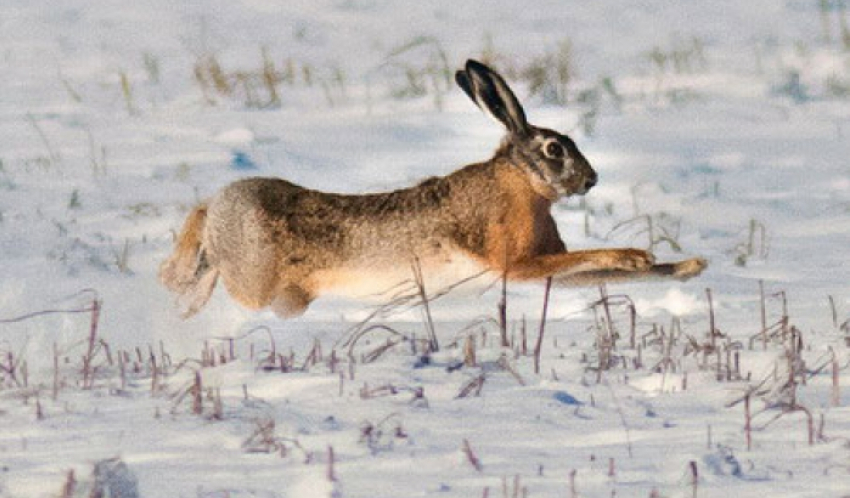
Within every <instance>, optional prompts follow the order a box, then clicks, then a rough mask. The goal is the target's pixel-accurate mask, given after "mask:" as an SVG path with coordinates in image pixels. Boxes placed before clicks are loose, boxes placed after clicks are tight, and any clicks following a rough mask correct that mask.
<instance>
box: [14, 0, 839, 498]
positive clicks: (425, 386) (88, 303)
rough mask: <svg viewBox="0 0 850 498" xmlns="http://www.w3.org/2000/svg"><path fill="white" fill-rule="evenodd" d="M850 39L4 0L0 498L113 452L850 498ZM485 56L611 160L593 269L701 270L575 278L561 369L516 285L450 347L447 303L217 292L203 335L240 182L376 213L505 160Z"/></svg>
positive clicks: (827, 12)
mask: <svg viewBox="0 0 850 498" xmlns="http://www.w3.org/2000/svg"><path fill="white" fill-rule="evenodd" d="M842 15H843V16H844V20H843V21H842V20H841V19H842V17H841V16H842ZM848 23H850V18H848V16H847V14H846V13H843V12H842V10H841V9H840V8H839V3H838V1H826V2H818V1H815V0H785V1H775V0H758V1H750V2H736V1H732V0H723V1H715V2H702V3H694V2H665V1H660V0H658V1H656V0H653V1H646V2H628V1H620V0H617V1H609V2H604V3H603V2H564V1H555V0H551V1H542V2H534V3H523V2H507V1H505V2H478V1H468V2H457V1H452V2H450V1H446V0H437V1H431V2H415V3H409V2H404V3H402V2H389V1H381V0H334V1H331V0H326V1H306V0H305V1H301V0H298V1H288V2H278V1H272V0H236V1H233V0H231V1H223V0H214V1H187V2H172V1H166V0H142V1H138V2H119V1H107V0H102V1H99V2H87V1H83V0H65V1H63V2H49V1H46V0H38V1H28V0H6V1H4V2H3V3H2V4H0V69H2V74H3V78H2V79H0V258H2V259H0V320H3V322H2V323H0V497H4V498H5V497H31V496H32V497H42V496H44V497H47V496H50V497H53V496H89V495H88V493H89V492H90V490H91V487H93V486H94V482H95V480H96V479H95V478H94V477H93V472H94V468H95V465H96V464H98V463H101V464H102V463H103V462H104V461H106V460H109V459H113V458H118V459H120V461H121V462H123V464H124V465H126V469H127V471H128V472H129V474H123V475H124V476H125V477H126V475H130V476H131V477H128V478H126V479H125V482H124V484H125V492H126V490H130V489H137V491H138V496H142V497H146V498H151V497H171V496H174V497H204V498H211V497H216V498H218V497H249V496H250V497H321V496H342V497H410V496H447V497H448V496H458V497H461V496H463V497H470V496H490V497H513V496H530V497H544V496H568V497H574V496H585V497H590V496H635V497H650V496H688V497H693V496H698V497H708V496H721V495H727V496H741V497H762V496H776V497H779V496H781V497H790V496H812V497H823V496H850V390H848V388H847V387H846V386H847V385H848V384H850V350H849V349H848V348H850V339H848V338H850V330H848V328H850V325H848V320H850V291H848V277H850V271H848V270H850V264H848V248H849V247H850V163H849V162H848V161H850V160H849V159H848V158H850V145H849V144H850V141H848V135H850V33H848V32H847V28H846V25H847V24H848ZM842 30H843V31H842ZM469 57H478V58H485V59H487V60H489V61H490V62H492V63H493V64H494V65H495V66H496V67H498V68H500V69H501V70H502V71H504V72H505V74H508V75H509V76H510V77H511V83H512V85H513V86H514V87H515V88H516V90H517V93H518V94H519V96H520V98H521V99H522V100H523V101H524V102H525V103H526V108H527V112H528V114H529V117H530V120H531V122H532V123H535V124H539V125H544V126H548V127H551V128H556V129H559V130H562V131H564V132H568V133H570V134H571V135H572V136H573V138H574V139H575V140H576V141H577V142H578V144H579V146H580V147H581V149H582V150H583V151H584V153H585V155H586V156H587V157H588V158H589V159H590V161H591V163H592V164H593V165H594V167H595V168H596V170H597V171H598V172H599V174H600V183H599V185H598V186H597V187H596V188H595V189H593V190H592V191H591V192H590V194H589V195H587V196H586V198H584V199H583V200H581V199H571V200H569V201H567V202H565V203H563V204H562V205H558V206H556V208H555V211H554V214H555V217H556V219H557V220H558V223H559V228H560V230H561V233H562V235H563V236H564V238H565V240H566V242H567V244H568V246H569V247H570V248H571V249H579V248H588V247H602V246H626V245H631V246H636V247H643V248H646V247H648V246H649V240H650V238H651V239H652V241H653V244H652V249H653V250H654V251H655V252H656V254H657V255H658V257H659V259H680V258H685V257H690V256H695V255H699V256H703V257H706V258H707V259H708V260H709V261H710V267H709V268H708V270H707V271H706V272H705V273H704V274H703V275H702V276H701V277H700V278H698V279H695V280H693V281H690V282H687V283H673V282H670V283H666V282H662V283H651V284H640V285H629V286H622V285H621V286H617V285H612V286H610V287H608V289H607V292H608V293H609V294H610V295H611V298H610V299H609V300H608V301H607V302H610V307H609V309H608V310H607V312H606V310H605V309H604V307H603V306H601V305H600V304H599V301H600V291H599V290H598V289H577V290H566V289H556V290H554V291H553V293H552V296H551V302H550V304H549V313H548V320H547V323H546V328H545V337H544V340H543V342H542V349H541V365H540V373H535V369H534V358H533V353H532V351H533V349H534V345H535V342H536V341H537V337H538V331H539V328H540V327H539V317H540V314H541V308H542V303H543V289H542V286H535V285H511V286H510V287H509V289H508V294H507V315H508V322H509V323H508V326H507V327H508V331H507V335H508V337H509V339H510V341H511V343H512V345H511V347H509V348H501V347H500V346H499V335H500V330H499V326H498V325H497V321H496V320H497V317H498V311H497V309H498V308H497V306H498V303H499V301H500V292H499V290H500V289H499V286H498V285H495V286H493V288H489V289H483V290H481V289H479V290H475V291H467V292H465V293H455V294H450V295H448V296H446V297H442V298H440V299H438V300H436V301H433V302H431V303H429V304H430V306H429V308H430V312H431V314H432V316H433V320H434V328H435V330H436V335H437V339H438V341H439V343H440V346H441V348H440V351H439V352H437V353H435V354H432V355H430V356H429V357H427V358H423V357H422V344H421V342H422V340H423V339H424V338H425V337H426V330H427V325H426V323H427V320H426V319H425V315H424V312H423V309H422V308H421V307H413V308H409V309H401V310H394V312H393V313H384V314H380V315H379V316H377V317H374V318H372V320H371V321H370V322H369V323H368V324H365V325H364V324H362V321H363V320H364V319H366V318H368V317H370V316H371V314H372V312H373V311H374V310H375V306H374V303H362V302H356V301H351V300H345V299H342V298H322V299H320V300H318V301H316V302H315V303H314V304H313V305H312V306H311V308H310V309H309V311H308V312H307V314H306V315H304V316H303V317H301V318H298V319H295V320H291V321H281V320H279V319H277V318H276V317H274V316H273V315H272V314H271V313H269V312H248V311H245V310H242V309H240V308H239V307H238V306H237V305H236V304H234V303H233V302H232V301H230V300H229V298H228V297H227V296H226V293H225V292H223V291H222V290H221V289H219V290H217V291H216V293H215V295H214V296H213V299H212V301H211V302H210V303H209V304H208V306H207V307H206V308H205V309H204V310H203V311H202V312H201V313H200V314H199V315H198V316H196V317H194V318H192V319H190V320H188V321H183V320H181V319H180V318H179V316H178V312H177V310H176V308H175V307H174V306H173V299H172V296H170V295H169V294H168V293H167V292H166V291H165V290H164V289H163V288H162V287H161V286H160V285H159V284H158V282H157V279H156V272H157V268H158V265H159V263H160V262H161V261H162V259H163V258H164V257H165V256H166V255H167V254H168V253H169V251H170V249H171V246H172V237H173V233H174V231H175V230H177V229H179V227H180V224H181V223H182V221H183V218H184V217H185V215H186V213H187V212H188V209H189V208H190V207H191V206H192V205H193V204H194V203H196V202H197V201H199V200H201V199H203V198H205V197H207V196H209V195H211V194H212V193H214V192H215V191H216V190H217V189H219V188H221V187H222V186H224V185H226V184H227V183H229V182H231V181H233V180H235V179H237V178H241V177H245V176H253V175H267V176H281V177H285V178H287V179H289V180H291V181H294V182H296V183H299V184H302V185H305V186H309V187H312V188H317V189H322V190H328V191H339V192H351V193H355V192H367V191H380V190H387V189H392V188H398V187H401V186H406V185H410V184H412V183H415V182H417V181H418V180H420V179H422V178H425V177H428V176H433V175H443V174H447V173H449V172H451V171H453V170H454V169H457V168H458V167H460V166H461V165H463V164H467V163H470V162H473V161H480V160H483V159H486V158H487V157H488V154H490V153H491V152H492V150H493V149H494V148H495V146H496V145H497V143H498V141H499V139H500V136H501V133H502V130H501V129H500V128H499V127H498V126H497V125H495V124H494V123H493V122H492V121H490V120H489V119H487V118H486V117H485V116H484V115H483V114H482V113H480V112H479V111H478V110H477V109H476V108H475V106H474V105H472V104H471V102H469V100H468V99H467V98H466V97H465V96H464V95H463V94H462V92H460V91H459V90H458V89H457V88H455V87H454V86H453V84H452V83H451V81H450V78H449V80H447V79H446V76H447V75H448V76H450V75H451V72H452V71H453V70H454V69H455V68H459V67H461V66H462V64H463V62H464V61H465V60H466V59H467V58H469ZM559 65H560V66H563V67H566V68H567V70H566V71H565V72H562V73H561V77H559V73H558V70H557V67H558V66H559ZM264 68H265V74H266V75H272V76H273V78H277V81H276V83H274V85H273V88H274V93H272V92H271V87H270V86H269V85H268V84H266V83H265V80H263V75H264ZM541 75H542V76H541ZM564 75H569V78H564V77H563V76H564ZM648 227H651V232H648V231H647V228H648ZM760 283H761V287H760ZM707 289H708V292H710V296H711V306H709V297H708V295H709V294H708V292H707ZM760 289H763V295H764V298H762V297H761V296H762V292H761V290H760ZM94 302H98V303H100V305H101V307H100V313H99V315H98V316H97V320H96V326H95V327H92V321H93V320H92V318H93V315H94V313H93V312H92V310H91V309H92V303H94ZM629 303H633V306H634V309H635V310H636V324H635V326H634V329H632V327H631V325H630V311H629V308H628V304H629ZM762 304H764V308H765V323H766V324H767V326H768V329H769V330H768V332H769V333H773V335H772V336H771V337H768V339H767V340H766V341H765V340H763V337H764V335H763V334H760V331H761V330H762V311H761V308H762ZM783 308H786V309H787V313H786V312H785V311H783ZM608 313H610V315H611V321H612V323H613V326H614V327H613V328H614V329H615V330H614V333H612V332H611V329H610V328H609V327H608V325H607V324H608ZM783 316H784V317H787V320H784V321H783ZM712 322H713V323H714V324H715V328H716V330H718V331H719V333H720V334H722V335H717V336H715V337H714V339H713V340H712V339H711V338H709V337H708V335H709V334H708V332H709V330H710V326H711V325H710V324H711V323H712ZM523 324H525V325H523ZM369 325H380V326H383V327H385V328H373V329H366V328H365V327H368V326H369ZM93 330H94V334H92V331H93ZM523 330H525V334H523V332H522V331H523ZM358 331H361V332H363V333H362V336H358ZM402 335H403V336H404V337H405V340H404V341H403V342H401V343H399V344H398V345H396V346H394V347H389V348H386V350H385V351H383V346H384V345H385V344H386V341H387V340H390V341H394V340H397V339H399V338H400V337H402ZM523 336H525V337H526V339H525V340H524V339H523ZM354 337H360V339H359V340H358V341H356V342H355V343H354V345H353V346H352V347H349V342H350V340H351V339H352V338H354ZM410 339H415V340H413V341H411V340H410ZM411 342H414V343H415V345H414V344H411ZM473 343H474V345H475V347H474V349H475V358H474V361H473V359H472V358H470V357H469V355H468V354H465V352H466V353H468V352H469V350H470V347H471V346H470V344H473ZM524 344H525V346H524ZM231 345H232V346H231ZM272 349H273V351H272ZM272 352H273V353H274V354H273V355H272V354H271V353H272ZM374 352H377V353H382V354H375V355H370V354H371V353H374ZM606 355H609V356H610V359H609V361H607V362H605V361H602V362H600V358H601V357H602V358H603V359H604V358H605V357H606ZM270 357H271V359H270ZM222 360H223V361H222ZM465 360H466V363H467V364H464V361H465ZM603 363H604V366H605V368H604V369H602V371H599V370H600V369H599V365H600V364H603ZM86 365H88V368H87V367H86ZM791 379H793V380H791ZM747 393H750V395H749V401H750V403H749V405H750V408H749V410H750V415H751V417H750V418H751V420H750V423H749V425H750V427H751V430H750V431H749V433H750V434H749V437H750V439H751V443H750V445H749V446H750V447H749V448H748V442H747V432H748V431H746V430H745V426H746V425H747V422H746V421H747V417H746V416H745V413H746V412H745V405H746V403H745V401H744V398H745V397H747V396H746V394H747ZM810 437H811V439H812V441H811V443H810V441H809V438H810ZM71 472H73V478H72V477H70V476H71V475H72V474H71ZM119 474H120V472H119ZM119 480H120V479H119ZM122 496H136V495H132V494H129V492H126V493H125V495H122Z"/></svg>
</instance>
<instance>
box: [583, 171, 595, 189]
mask: <svg viewBox="0 0 850 498" xmlns="http://www.w3.org/2000/svg"><path fill="white" fill-rule="evenodd" d="M597 180H598V177H597V176H596V172H593V173H592V174H591V175H590V177H589V178H588V179H587V180H585V182H584V190H585V191H587V190H590V189H592V188H593V186H594V185H596V181H597Z"/></svg>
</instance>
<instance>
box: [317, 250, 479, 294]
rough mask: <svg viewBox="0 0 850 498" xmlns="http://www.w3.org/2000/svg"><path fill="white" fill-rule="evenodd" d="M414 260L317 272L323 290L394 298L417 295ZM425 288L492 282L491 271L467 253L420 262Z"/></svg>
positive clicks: (429, 290) (436, 290)
mask: <svg viewBox="0 0 850 498" xmlns="http://www.w3.org/2000/svg"><path fill="white" fill-rule="evenodd" d="M413 265H414V263H413V262H412V261H411V262H410V264H408V265H406V264H405V262H403V261H400V262H399V264H398V265H394V266H385V265H381V266H377V265H376V266H374V267H371V266H363V267H350V268H338V269H334V270H326V271H322V272H319V273H318V274H317V275H316V276H315V281H316V282H317V283H318V288H319V292H320V293H323V294H324V293H327V294H333V295H337V296H346V297H353V298H357V299H367V300H371V301H380V302H387V301H391V300H393V299H394V298H399V297H402V296H408V295H417V294H418V292H419V290H418V286H417V284H416V277H415V274H414V266H413ZM420 266H421V269H422V275H423V280H424V283H425V290H426V292H427V294H428V295H429V296H434V295H436V294H439V293H442V292H444V291H446V290H449V289H451V288H453V287H455V286H458V284H461V283H463V284H464V285H466V284H467V283H468V284H469V285H470V286H473V287H476V283H477V286H481V285H486V284H488V283H490V280H491V279H489V278H488V276H490V275H491V273H490V272H489V271H487V269H486V268H485V267H484V265H482V264H481V263H479V262H478V261H475V260H473V259H472V258H470V257H468V256H466V255H464V254H455V255H452V256H451V257H449V258H439V259H436V258H435V259H432V260H425V261H422V262H420Z"/></svg>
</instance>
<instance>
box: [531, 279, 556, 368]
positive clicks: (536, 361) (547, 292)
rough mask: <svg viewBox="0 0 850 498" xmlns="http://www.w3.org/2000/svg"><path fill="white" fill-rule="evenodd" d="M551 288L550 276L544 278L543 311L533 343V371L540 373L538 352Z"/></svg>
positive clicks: (539, 351)
mask: <svg viewBox="0 0 850 498" xmlns="http://www.w3.org/2000/svg"><path fill="white" fill-rule="evenodd" d="M551 290H552V277H549V278H547V279H546V290H545V291H544V297H543V311H542V312H541V316H540V330H538V332H537V343H536V344H535V345H534V373H535V374H537V375H540V354H541V352H542V350H543V333H544V331H545V330H546V314H547V311H548V310H549V296H550V291H551Z"/></svg>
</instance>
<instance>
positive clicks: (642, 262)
mask: <svg viewBox="0 0 850 498" xmlns="http://www.w3.org/2000/svg"><path fill="white" fill-rule="evenodd" d="M654 262H655V258H654V257H653V256H652V254H650V253H648V252H646V251H643V250H641V249H589V250H584V251H573V252H561V253H556V254H544V255H538V256H532V257H528V258H523V259H520V260H518V261H514V262H510V263H508V267H507V268H504V269H503V270H506V271H507V275H508V278H509V279H512V280H537V279H542V278H547V277H552V276H558V277H568V276H569V275H573V274H580V273H586V272H606V271H619V272H643V271H646V270H649V269H650V268H652V265H653V263H654Z"/></svg>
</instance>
